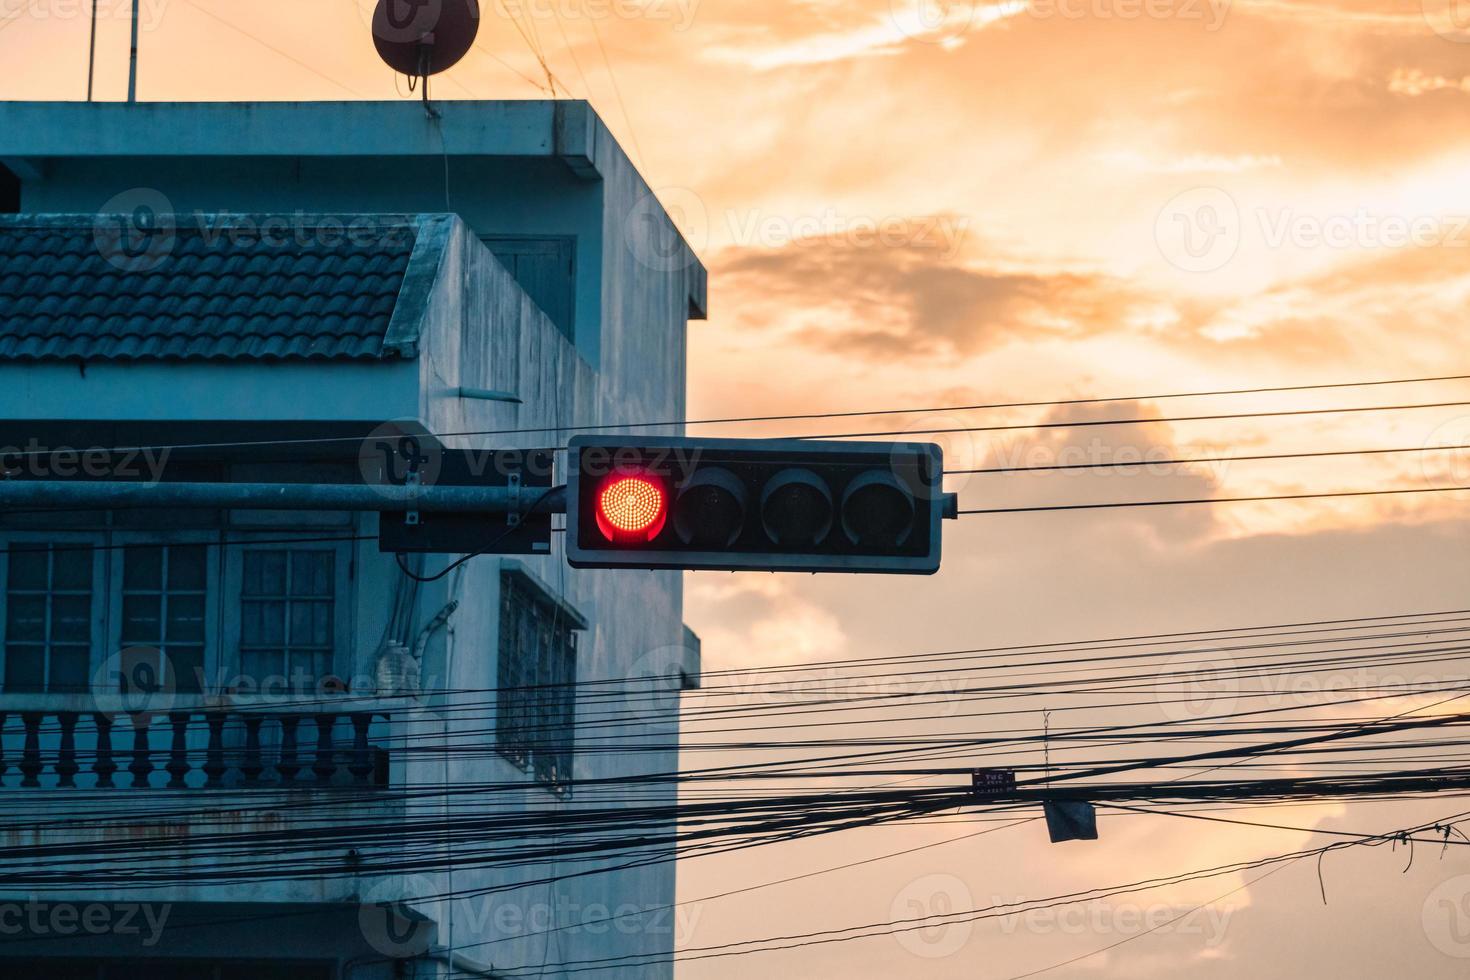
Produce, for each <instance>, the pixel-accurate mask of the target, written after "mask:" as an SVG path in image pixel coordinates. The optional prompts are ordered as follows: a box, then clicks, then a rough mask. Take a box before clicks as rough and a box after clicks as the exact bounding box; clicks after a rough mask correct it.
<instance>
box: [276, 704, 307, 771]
mask: <svg viewBox="0 0 1470 980" xmlns="http://www.w3.org/2000/svg"><path fill="white" fill-rule="evenodd" d="M299 721H301V719H300V718H297V717H296V716H295V715H282V716H281V761H280V762H278V763H276V771H277V772H279V773H280V774H281V782H283V783H290V782H293V781H294V780H295V779H296V774H297V773H298V772H300V771H301V763H299V762H297V761H296V724H297V723H298V722H299Z"/></svg>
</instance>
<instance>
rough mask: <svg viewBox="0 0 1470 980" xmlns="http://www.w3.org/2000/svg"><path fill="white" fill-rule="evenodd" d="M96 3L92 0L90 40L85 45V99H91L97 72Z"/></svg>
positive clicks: (89, 100)
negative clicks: (93, 81)
mask: <svg viewBox="0 0 1470 980" xmlns="http://www.w3.org/2000/svg"><path fill="white" fill-rule="evenodd" d="M97 4H98V0H92V40H91V41H90V42H89V43H88V45H87V101H88V102H91V101H92V78H93V76H94V75H95V74H96V72H97Z"/></svg>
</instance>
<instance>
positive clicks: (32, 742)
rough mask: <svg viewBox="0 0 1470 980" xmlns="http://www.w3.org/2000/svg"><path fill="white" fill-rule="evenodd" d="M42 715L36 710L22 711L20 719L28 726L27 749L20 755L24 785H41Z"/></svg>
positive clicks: (22, 782)
mask: <svg viewBox="0 0 1470 980" xmlns="http://www.w3.org/2000/svg"><path fill="white" fill-rule="evenodd" d="M42 717H43V716H42V715H41V714H39V713H38V712H35V711H25V712H22V713H21V716H20V720H21V721H23V722H24V723H25V726H26V743H25V749H24V750H23V751H22V752H21V756H20V771H21V774H22V776H24V778H23V779H22V780H21V781H20V784H21V785H22V786H26V787H36V786H40V785H41V719H42Z"/></svg>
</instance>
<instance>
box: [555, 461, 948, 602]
mask: <svg viewBox="0 0 1470 980" xmlns="http://www.w3.org/2000/svg"><path fill="white" fill-rule="evenodd" d="M568 454H569V462H568V478H567V560H568V561H569V562H570V564H571V565H572V566H573V567H576V568H676V569H727V570H730V571H787V572H890V573H893V572H897V573H910V574H932V573H933V572H936V571H938V570H939V541H940V520H941V519H942V518H943V516H944V511H945V509H946V505H947V504H948V503H949V502H950V501H949V499H948V498H946V496H945V494H944V493H943V487H942V484H943V474H944V461H943V454H942V452H941V450H940V448H939V447H938V446H935V445H931V444H928V443H907V442H903V443H887V442H885V443H871V442H869V443H863V442H808V441H805V440H797V439H780V440H771V439H688V438H682V439H681V438H661V437H658V438H655V437H646V438H641V439H639V438H636V437H635V441H630V440H629V439H628V437H599V436H579V437H577V438H575V439H573V440H572V442H571V445H570V446H569V447H568Z"/></svg>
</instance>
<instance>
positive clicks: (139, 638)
mask: <svg viewBox="0 0 1470 980" xmlns="http://www.w3.org/2000/svg"><path fill="white" fill-rule="evenodd" d="M161 602H162V600H161V599H160V598H159V597H158V596H156V595H129V596H123V608H122V641H123V643H158V642H160V641H161V640H162V639H163V633H162V632H161V627H162V622H161V618H160V616H159V612H158V610H159V606H160V604H161Z"/></svg>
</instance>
